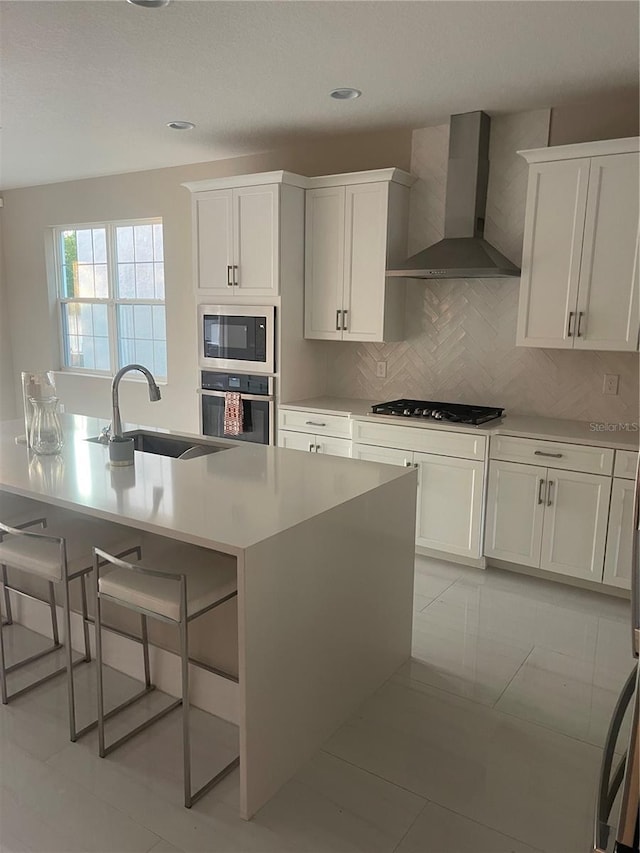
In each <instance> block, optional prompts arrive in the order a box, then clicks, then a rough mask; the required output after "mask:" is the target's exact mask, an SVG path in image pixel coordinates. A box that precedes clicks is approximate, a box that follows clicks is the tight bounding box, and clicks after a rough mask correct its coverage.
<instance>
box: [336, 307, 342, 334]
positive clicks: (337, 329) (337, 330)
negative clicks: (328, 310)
mask: <svg viewBox="0 0 640 853" xmlns="http://www.w3.org/2000/svg"><path fill="white" fill-rule="evenodd" d="M341 314H342V311H341V310H340V309H339V308H338V310H337V311H336V332H339V331H340V315H341Z"/></svg>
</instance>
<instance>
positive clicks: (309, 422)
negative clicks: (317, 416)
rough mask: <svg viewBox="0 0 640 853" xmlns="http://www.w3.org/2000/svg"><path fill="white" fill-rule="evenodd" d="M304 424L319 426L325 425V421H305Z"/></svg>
mask: <svg viewBox="0 0 640 853" xmlns="http://www.w3.org/2000/svg"><path fill="white" fill-rule="evenodd" d="M305 424H306V426H319V427H326V424H325V423H321V422H320V421H305Z"/></svg>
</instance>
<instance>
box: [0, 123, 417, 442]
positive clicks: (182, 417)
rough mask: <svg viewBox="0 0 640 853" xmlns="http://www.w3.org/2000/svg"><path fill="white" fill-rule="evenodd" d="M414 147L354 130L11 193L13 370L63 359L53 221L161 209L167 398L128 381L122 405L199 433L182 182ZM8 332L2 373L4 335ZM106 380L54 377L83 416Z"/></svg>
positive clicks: (356, 161)
mask: <svg viewBox="0 0 640 853" xmlns="http://www.w3.org/2000/svg"><path fill="white" fill-rule="evenodd" d="M410 148H411V131H409V130H399V131H393V132H390V131H389V132H381V133H370V134H357V135H356V134H353V135H349V136H342V137H333V138H327V139H322V140H320V141H318V140H316V141H315V142H309V141H306V142H305V141H301V143H300V144H299V145H298V146H296V147H295V148H290V149H283V150H281V151H274V152H268V153H265V154H261V155H256V156H252V157H241V158H236V159H233V160H223V161H217V162H212V163H199V164H195V165H191V166H180V167H174V168H167V169H158V170H153V171H148V172H136V173H132V174H126V175H114V176H110V177H104V178H94V179H87V180H82V181H72V182H66V183H60V184H51V185H48V186H40V187H31V188H26V189H18V190H9V191H6V192H5V193H4V200H5V207H4V210H3V211H2V216H3V220H4V222H3V227H4V232H5V233H4V239H5V249H6V251H5V269H6V291H7V298H8V308H9V311H8V315H9V325H10V335H11V347H12V354H13V367H11V366H9V367H8V368H7V371H6V372H7V376H8V377H11V375H12V374H15V372H16V371H21V370H42V369H49V368H58V367H59V366H60V355H59V343H58V333H57V312H56V305H55V299H54V294H53V293H51V292H50V291H49V288H48V285H47V277H46V268H45V250H44V245H45V233H46V231H47V229H49V228H51V227H52V226H56V225H67V224H74V223H75V224H80V223H88V222H100V221H105V220H115V219H136V218H143V217H152V216H161V217H162V219H163V222H164V247H165V280H166V302H167V339H168V340H167V343H168V373H169V381H168V384H167V385H166V386H165V387H163V389H162V395H163V398H162V400H161V401H160V402H158V403H153V404H150V403H149V401H148V398H147V394H146V385H145V384H142V383H139V382H124V383H123V384H122V386H121V389H122V391H121V398H122V411H123V415H124V417H125V419H126V420H128V421H131V422H138V423H143V424H149V425H152V426H155V425H157V426H163V427H166V428H169V429H175V430H188V431H192V432H197V431H198V429H197V426H198V425H197V397H196V393H195V389H196V387H197V379H198V375H197V358H196V339H195V334H196V317H195V295H194V292H193V286H192V270H191V221H190V194H189V192H188V191H187V190H186V189H184V188H183V187H181V186H180V184H181V182H183V181H193V180H202V179H205V178H212V177H221V176H226V175H234V174H246V173H252V172H261V171H268V170H272V169H288V170H290V171H293V172H298V173H300V174H304V175H317V174H325V173H332V172H341V171H352V170H356V169H373V168H382V167H387V166H399V167H400V168H404V169H407V168H408V166H409V158H410ZM300 288H302V281H300ZM3 313H4V312H3ZM300 323H302V317H300ZM2 337H3V339H4V340H3V371H4V364H5V359H4V350H5V349H6V342H5V341H6V336H5V335H4V334H3V335H2ZM7 364H9V362H8V361H7ZM109 384H110V380H109V379H107V378H99V377H90V376H81V375H70V374H68V373H64V374H59V375H58V376H57V385H58V395H59V397H60V399H61V401H62V402H63V403H64V405H65V407H66V410H67V411H70V412H77V413H80V414H91V415H98V416H104V417H109V414H110V404H109V397H110V395H109ZM16 393H17V389H16ZM20 409H21V404H20Z"/></svg>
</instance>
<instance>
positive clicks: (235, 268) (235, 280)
mask: <svg viewBox="0 0 640 853" xmlns="http://www.w3.org/2000/svg"><path fill="white" fill-rule="evenodd" d="M239 277H240V274H239V272H238V265H237V264H234V265H233V284H234V287H237V286H238V284H239V282H238V278H239Z"/></svg>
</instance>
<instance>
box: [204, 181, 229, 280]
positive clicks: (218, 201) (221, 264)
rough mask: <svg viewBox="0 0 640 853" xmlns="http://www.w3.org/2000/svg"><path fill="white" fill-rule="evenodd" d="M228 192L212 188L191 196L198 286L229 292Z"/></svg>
mask: <svg viewBox="0 0 640 853" xmlns="http://www.w3.org/2000/svg"><path fill="white" fill-rule="evenodd" d="M232 195H233V194H232V191H231V190H214V191H213V192H206V193H198V194H197V195H196V196H195V198H194V215H195V221H196V225H195V228H194V234H195V247H194V252H195V259H194V263H195V266H196V275H197V285H198V289H205V290H212V291H218V292H220V293H222V292H224V294H225V295H226V294H228V293H231V292H232V291H233V286H232V284H231V282H232V278H231V275H232V271H231V265H232V264H233V263H234V261H233V217H232Z"/></svg>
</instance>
